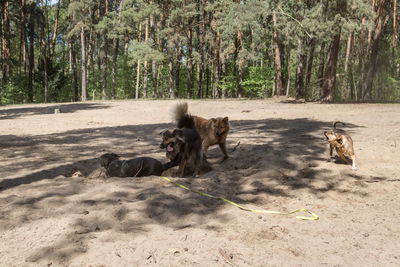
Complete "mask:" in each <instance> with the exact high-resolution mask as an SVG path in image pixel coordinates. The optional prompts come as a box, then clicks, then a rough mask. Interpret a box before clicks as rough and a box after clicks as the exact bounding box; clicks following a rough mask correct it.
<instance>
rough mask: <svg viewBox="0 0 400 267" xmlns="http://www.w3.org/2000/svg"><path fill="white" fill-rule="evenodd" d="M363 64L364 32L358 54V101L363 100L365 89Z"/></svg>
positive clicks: (363, 22) (363, 21)
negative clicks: (363, 90)
mask: <svg viewBox="0 0 400 267" xmlns="http://www.w3.org/2000/svg"><path fill="white" fill-rule="evenodd" d="M362 24H365V18H362ZM363 62H364V31H363V30H362V28H361V32H360V51H359V53H358V92H357V100H360V99H362V89H363V71H362V70H363Z"/></svg>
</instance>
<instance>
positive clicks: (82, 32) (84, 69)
mask: <svg viewBox="0 0 400 267" xmlns="http://www.w3.org/2000/svg"><path fill="white" fill-rule="evenodd" d="M85 39H86V36H85V28H84V27H81V62H82V84H81V87H82V96H81V97H82V101H86V45H85Z"/></svg>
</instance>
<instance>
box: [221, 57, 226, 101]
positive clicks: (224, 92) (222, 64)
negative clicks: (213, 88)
mask: <svg viewBox="0 0 400 267" xmlns="http://www.w3.org/2000/svg"><path fill="white" fill-rule="evenodd" d="M221 60H222V62H221V74H222V77H223V78H222V79H223V80H224V79H226V71H227V70H226V61H227V58H226V57H222V58H221ZM227 94H228V91H227V88H226V86H225V87H224V89H223V90H222V92H221V98H222V99H225V98H226V96H227Z"/></svg>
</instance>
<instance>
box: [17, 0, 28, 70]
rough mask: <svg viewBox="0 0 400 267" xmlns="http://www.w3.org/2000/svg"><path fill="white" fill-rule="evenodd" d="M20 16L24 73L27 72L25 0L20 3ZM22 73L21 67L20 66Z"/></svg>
mask: <svg viewBox="0 0 400 267" xmlns="http://www.w3.org/2000/svg"><path fill="white" fill-rule="evenodd" d="M20 16H21V26H20V28H21V40H20V48H19V66H20V67H22V70H23V72H24V74H25V73H26V62H27V58H26V15H25V0H21V5H20ZM19 73H21V68H19Z"/></svg>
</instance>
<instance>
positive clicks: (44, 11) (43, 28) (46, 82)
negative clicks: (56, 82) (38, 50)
mask: <svg viewBox="0 0 400 267" xmlns="http://www.w3.org/2000/svg"><path fill="white" fill-rule="evenodd" d="M41 9H42V12H43V13H44V17H45V21H44V23H43V25H42V31H41V34H42V46H43V69H44V103H47V92H48V77H47V42H46V35H45V28H46V26H47V19H46V17H47V0H46V6H45V5H44V3H43V0H41Z"/></svg>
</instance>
